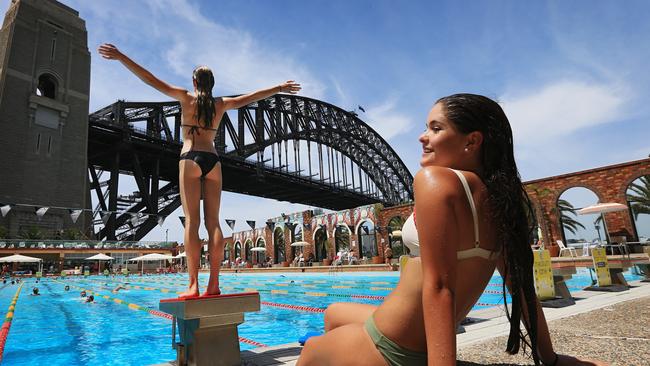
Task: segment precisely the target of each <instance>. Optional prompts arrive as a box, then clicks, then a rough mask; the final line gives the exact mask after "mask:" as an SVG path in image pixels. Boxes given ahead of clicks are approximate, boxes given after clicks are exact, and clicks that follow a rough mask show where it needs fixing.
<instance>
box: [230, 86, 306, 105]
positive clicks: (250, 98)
mask: <svg viewBox="0 0 650 366" xmlns="http://www.w3.org/2000/svg"><path fill="white" fill-rule="evenodd" d="M300 89H301V87H300V84H298V83H296V82H295V81H293V80H288V81H286V82H284V83H282V84H280V85H277V86H274V87H271V88H268V89H262V90H258V91H255V92H252V93H250V94H244V95H240V96H237V97H232V98H229V97H224V98H221V99H222V100H223V103H224V107H225V108H226V110H228V109H237V108H241V107H243V106H245V105H246V104H250V103H253V102H257V101H258V100H262V99H264V98H268V97H270V96H271V95H273V94H277V93H282V92H285V93H289V94H296V93H297V92H298V91H299V90H300Z"/></svg>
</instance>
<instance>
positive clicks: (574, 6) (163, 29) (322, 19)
mask: <svg viewBox="0 0 650 366" xmlns="http://www.w3.org/2000/svg"><path fill="white" fill-rule="evenodd" d="M62 2H63V3H65V4H66V5H69V6H71V7H73V8H75V9H77V10H78V11H79V12H80V16H81V17H82V18H83V19H85V20H86V25H87V29H88V41H89V49H90V50H91V51H92V79H91V110H96V109H98V108H101V107H103V106H105V105H108V104H111V103H113V102H114V101H115V100H117V99H118V98H119V99H126V100H133V101H157V100H166V97H165V96H163V95H161V94H159V93H158V92H156V91H155V90H153V89H151V88H149V87H147V86H146V85H145V84H143V83H141V82H140V81H139V80H138V79H136V78H135V77H134V76H132V75H130V74H129V73H128V72H127V71H126V70H125V69H124V68H123V67H121V66H120V65H119V64H118V63H116V62H109V61H105V60H103V59H101V58H100V57H99V56H98V55H97V53H96V51H95V50H96V47H97V46H98V45H99V44H100V43H102V42H111V43H114V44H116V45H117V46H118V47H120V48H121V49H122V50H123V51H124V52H125V53H127V54H129V55H130V56H131V57H132V58H134V59H135V60H136V61H138V62H140V63H141V64H143V65H144V66H146V67H147V68H149V69H150V70H151V71H152V72H153V73H154V74H156V75H157V76H159V77H160V78H162V79H165V80H167V81H169V82H171V83H173V84H176V85H179V86H183V87H187V88H190V87H191V79H190V75H191V71H192V69H193V68H194V66H196V65H199V64H206V65H209V66H210V67H212V68H213V70H214V72H215V77H216V83H217V84H216V86H215V91H214V94H215V95H224V94H234V93H243V92H247V91H252V90H255V89H257V88H262V87H267V86H271V85H275V84H277V83H279V82H281V81H284V80H286V79H295V80H298V81H300V82H302V83H303V86H304V90H303V92H302V93H301V94H302V95H305V96H309V97H313V98H317V99H321V100H325V101H327V102H330V103H333V104H335V105H338V106H341V107H343V108H345V109H352V108H354V107H356V106H357V105H362V106H363V107H364V108H365V109H366V111H367V112H366V113H360V116H359V117H360V118H361V119H363V120H364V121H365V122H367V123H368V124H369V125H370V126H372V127H373V128H375V129H376V130H377V131H378V132H379V133H380V134H381V135H382V136H384V138H386V139H387V140H388V141H389V143H390V144H391V145H392V146H393V148H394V149H395V150H396V151H397V153H398V154H400V156H401V157H402V159H403V161H404V162H405V163H406V164H407V166H408V167H409V169H410V170H411V172H413V173H415V172H416V171H417V169H418V161H419V156H420V154H421V147H420V145H419V143H418V142H417V137H418V135H419V133H420V131H421V130H422V129H423V127H424V122H425V118H426V115H427V113H428V110H429V109H430V108H431V106H432V104H433V102H434V101H435V100H436V99H437V98H439V97H442V96H445V95H448V94H452V93H456V92H472V93H479V94H485V95H487V96H489V97H492V98H494V99H497V100H498V101H499V102H500V103H501V104H502V106H503V107H504V109H505V111H506V114H508V116H509V118H510V121H511V124H512V126H513V130H514V135H515V145H516V152H515V153H516V157H517V162H518V165H519V169H520V172H521V175H522V178H523V179H524V180H529V179H535V178H542V177H546V176H549V175H556V174H562V173H568V172H572V171H577V170H582V169H588V168H592V167H597V166H602V165H607V164H612V163H618V162H623V161H629V160H636V159H641V158H645V157H647V156H648V154H649V153H650V142H649V141H648V137H647V136H648V131H649V129H648V119H649V117H650V104H649V103H648V102H647V100H650V88H648V86H649V84H650V73H649V72H648V70H647V60H649V59H650V42H648V39H650V22H648V21H647V19H649V18H650V3H648V2H647V1H625V2H623V3H621V2H611V1H571V2H566V1H556V2H541V1H540V2H532V1H480V2H479V1H467V2H459V1H448V2H439V1H436V2H432V1H408V2H395V1H378V0H373V1H337V0H329V1H295V0H292V1H241V0H237V1H218V2H214V1H190V0H148V1H135V0H129V1H120V0H93V1H81V0H78V1H77V0H64V1H62ZM0 4H2V5H3V8H4V9H6V8H7V7H8V4H9V0H1V2H0ZM133 187H134V188H135V185H133ZM125 191H126V190H125ZM125 193H126V192H125ZM259 202H260V201H259V199H258V198H250V197H244V196H240V195H235V194H230V193H224V198H223V203H222V210H221V212H222V215H221V216H222V219H224V218H233V219H236V220H237V226H236V229H237V230H243V229H246V228H247V225H246V224H245V222H244V220H246V219H254V220H256V221H257V222H258V223H259V224H261V223H262V222H263V221H264V220H265V219H266V218H267V217H271V216H277V215H278V214H279V213H280V212H292V211H297V210H301V209H304V208H306V206H301V205H291V204H288V203H286V202H276V201H270V200H265V201H264V204H263V205H260V204H259ZM177 215H180V210H179V211H178V212H177V213H175V214H174V215H173V216H177ZM222 221H223V220H222ZM165 229H169V239H170V240H178V241H182V230H181V227H180V224H179V222H178V220H177V219H175V218H170V219H168V220H167V221H166V222H165V224H164V225H163V228H157V229H156V230H154V231H152V232H151V233H150V234H149V235H148V236H147V239H151V240H160V239H163V238H164V232H165ZM224 231H225V234H226V235H228V234H229V233H230V229H229V228H227V227H225V224H224ZM204 234H205V233H203V236H205V235H204Z"/></svg>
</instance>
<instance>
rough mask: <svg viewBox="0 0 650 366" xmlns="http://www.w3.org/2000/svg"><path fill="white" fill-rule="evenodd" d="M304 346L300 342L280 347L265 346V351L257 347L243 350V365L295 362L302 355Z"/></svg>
mask: <svg viewBox="0 0 650 366" xmlns="http://www.w3.org/2000/svg"><path fill="white" fill-rule="evenodd" d="M301 351H302V347H301V346H300V345H298V343H294V344H290V345H283V346H279V347H270V348H264V350H263V351H261V352H260V351H257V352H256V350H255V349H252V350H248V351H242V353H241V357H242V363H241V364H242V366H267V365H269V366H270V365H285V364H287V363H289V364H291V363H293V362H295V361H296V360H297V359H298V357H299V356H300V352H301Z"/></svg>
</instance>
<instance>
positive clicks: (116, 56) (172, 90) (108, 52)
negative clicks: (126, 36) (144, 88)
mask: <svg viewBox="0 0 650 366" xmlns="http://www.w3.org/2000/svg"><path fill="white" fill-rule="evenodd" d="M98 51H99V54H100V55H102V57H103V58H105V59H108V60H118V61H120V62H121V63H122V65H124V66H125V67H126V68H127V69H129V71H131V72H132V73H134V74H135V76H137V77H138V78H140V80H142V81H144V82H145V83H146V84H147V85H149V86H152V87H154V88H155V89H156V90H158V91H159V92H161V93H163V94H165V95H167V96H169V97H171V98H174V99H176V100H178V101H182V100H184V98H186V97H187V95H188V92H187V89H183V88H179V87H176V86H172V85H169V84H167V83H166V82H164V81H162V80H160V79H158V78H157V77H155V76H154V75H153V74H152V73H151V72H149V71H148V70H147V69H145V68H144V67H142V66H140V65H138V64H137V63H136V62H135V61H133V60H131V59H130V58H129V57H128V56H127V55H125V54H123V53H122V52H120V50H118V49H117V47H115V46H114V45H112V44H110V43H104V44H103V45H101V46H99V49H98Z"/></svg>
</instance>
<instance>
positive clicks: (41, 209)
mask: <svg viewBox="0 0 650 366" xmlns="http://www.w3.org/2000/svg"><path fill="white" fill-rule="evenodd" d="M49 209H50V208H49V207H34V211H35V212H36V216H38V219H39V220H40V219H41V217H43V215H45V213H46V212H47V210H49Z"/></svg>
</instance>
